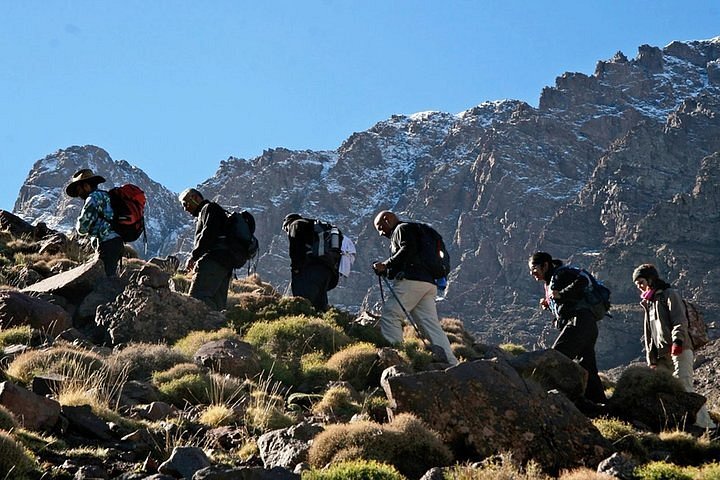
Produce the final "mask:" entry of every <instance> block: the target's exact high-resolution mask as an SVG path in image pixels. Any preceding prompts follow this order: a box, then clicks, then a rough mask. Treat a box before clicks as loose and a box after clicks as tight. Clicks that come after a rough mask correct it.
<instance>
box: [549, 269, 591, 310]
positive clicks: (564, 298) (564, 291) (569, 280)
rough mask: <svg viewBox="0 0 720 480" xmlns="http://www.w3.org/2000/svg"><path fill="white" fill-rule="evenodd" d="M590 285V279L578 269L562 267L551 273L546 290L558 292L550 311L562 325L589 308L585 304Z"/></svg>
mask: <svg viewBox="0 0 720 480" xmlns="http://www.w3.org/2000/svg"><path fill="white" fill-rule="evenodd" d="M589 285H590V281H589V280H588V278H587V277H586V276H584V275H582V274H581V273H580V270H579V269H577V268H573V267H568V266H561V267H556V268H554V269H553V270H551V271H550V273H549V279H548V283H547V287H546V288H547V289H548V290H550V291H552V290H557V293H556V294H555V297H554V298H553V300H552V301H551V302H550V309H551V310H552V312H553V313H554V314H555V318H556V319H557V320H558V321H559V322H561V324H562V323H564V322H566V321H567V320H569V319H571V318H573V317H575V316H576V315H577V313H578V311H579V310H582V309H586V310H587V309H588V308H589V307H588V305H587V304H585V303H584V299H585V292H586V289H587V287H588V286H589Z"/></svg>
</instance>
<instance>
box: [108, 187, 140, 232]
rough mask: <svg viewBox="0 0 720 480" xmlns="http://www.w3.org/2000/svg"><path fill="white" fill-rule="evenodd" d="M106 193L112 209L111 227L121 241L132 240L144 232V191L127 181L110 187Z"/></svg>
mask: <svg viewBox="0 0 720 480" xmlns="http://www.w3.org/2000/svg"><path fill="white" fill-rule="evenodd" d="M107 193H108V195H109V196H110V206H111V207H112V210H113V218H112V219H111V220H110V225H111V226H112V229H113V230H114V231H115V232H116V233H117V234H118V235H120V237H122V239H123V241H125V242H134V241H135V240H137V239H138V238H140V235H141V234H144V233H145V192H143V191H142V190H141V189H140V187H138V186H137V185H133V184H132V183H127V184H125V185H123V186H121V187H115V188H111V189H110V190H109V191H108V192H107ZM146 243H147V238H146Z"/></svg>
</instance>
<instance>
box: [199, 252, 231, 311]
mask: <svg viewBox="0 0 720 480" xmlns="http://www.w3.org/2000/svg"><path fill="white" fill-rule="evenodd" d="M231 279H232V268H230V267H226V266H225V265H222V264H221V263H219V262H217V261H215V260H212V259H210V258H201V259H200V260H199V261H198V262H197V264H196V265H195V278H194V279H193V282H192V285H190V296H191V297H193V298H197V299H198V300H202V301H203V302H205V303H206V304H207V305H208V306H209V307H210V308H212V309H213V310H223V309H225V307H226V306H227V296H228V287H229V286H230V280H231Z"/></svg>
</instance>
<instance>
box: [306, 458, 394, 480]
mask: <svg viewBox="0 0 720 480" xmlns="http://www.w3.org/2000/svg"><path fill="white" fill-rule="evenodd" d="M405 478H406V477H404V476H403V475H401V474H400V472H398V471H397V470H396V469H395V467H393V466H392V465H387V464H384V463H378V462H376V461H374V460H354V461H347V462H340V463H337V464H335V465H331V466H330V467H328V468H327V469H324V470H317V469H312V470H309V471H307V472H303V474H302V480H404V479H405Z"/></svg>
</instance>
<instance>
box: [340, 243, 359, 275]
mask: <svg viewBox="0 0 720 480" xmlns="http://www.w3.org/2000/svg"><path fill="white" fill-rule="evenodd" d="M356 252H357V251H356V250H355V244H354V243H353V241H352V240H350V239H349V238H348V237H346V236H344V235H343V241H342V245H341V246H340V253H341V255H340V266H339V267H338V271H339V272H340V275H342V276H343V277H349V276H350V269H351V268H352V265H353V263H355V253H356Z"/></svg>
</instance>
